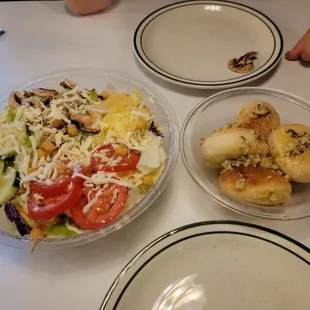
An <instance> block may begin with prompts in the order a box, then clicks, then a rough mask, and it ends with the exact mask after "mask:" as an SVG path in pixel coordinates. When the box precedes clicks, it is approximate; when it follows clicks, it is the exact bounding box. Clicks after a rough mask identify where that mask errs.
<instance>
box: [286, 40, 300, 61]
mask: <svg viewBox="0 0 310 310" xmlns="http://www.w3.org/2000/svg"><path fill="white" fill-rule="evenodd" d="M301 52H302V40H300V41H299V42H298V43H297V45H296V46H295V47H294V48H293V49H291V50H290V51H288V52H287V53H286V54H285V58H286V59H287V60H297V59H299V57H300V56H301Z"/></svg>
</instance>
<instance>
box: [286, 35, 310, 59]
mask: <svg viewBox="0 0 310 310" xmlns="http://www.w3.org/2000/svg"><path fill="white" fill-rule="evenodd" d="M285 58H286V59H287V60H298V59H301V60H303V61H309V62H310V29H309V30H308V31H307V32H306V34H305V35H304V36H303V37H302V38H301V39H300V40H299V42H298V43H297V45H296V46H295V47H294V48H293V49H292V50H290V51H288V52H287V53H286V54H285Z"/></svg>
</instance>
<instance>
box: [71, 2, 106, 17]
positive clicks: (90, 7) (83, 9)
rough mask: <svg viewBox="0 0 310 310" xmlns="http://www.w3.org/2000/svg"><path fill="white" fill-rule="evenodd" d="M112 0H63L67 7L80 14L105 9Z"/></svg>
mask: <svg viewBox="0 0 310 310" xmlns="http://www.w3.org/2000/svg"><path fill="white" fill-rule="evenodd" d="M111 2H112V0H65V3H66V5H67V7H68V8H69V9H70V10H71V11H72V12H74V13H76V14H80V15H87V14H93V13H97V12H100V11H103V10H105V9H106V8H107V7H108V6H109V5H110V4H111Z"/></svg>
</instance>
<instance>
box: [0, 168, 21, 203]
mask: <svg viewBox="0 0 310 310" xmlns="http://www.w3.org/2000/svg"><path fill="white" fill-rule="evenodd" d="M16 177H17V171H16V170H15V169H13V168H12V167H7V168H6V170H5V173H4V174H2V175H1V176H0V205H2V204H4V203H6V202H7V201H9V200H10V199H11V198H12V197H13V196H14V194H15V193H16V191H17V188H16V187H14V182H15V179H16Z"/></svg>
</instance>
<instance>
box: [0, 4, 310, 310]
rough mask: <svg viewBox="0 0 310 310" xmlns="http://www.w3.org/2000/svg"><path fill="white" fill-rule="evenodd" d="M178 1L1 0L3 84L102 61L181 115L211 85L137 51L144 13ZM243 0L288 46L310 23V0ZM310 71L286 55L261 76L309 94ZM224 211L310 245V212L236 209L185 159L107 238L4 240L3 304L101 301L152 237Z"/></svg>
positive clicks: (48, 309) (56, 305)
mask: <svg viewBox="0 0 310 310" xmlns="http://www.w3.org/2000/svg"><path fill="white" fill-rule="evenodd" d="M171 2H172V1H165V0H121V1H117V4H116V5H115V6H114V7H113V8H112V9H111V10H109V11H108V12H106V13H102V14H98V15H94V16H87V17H77V16H73V15H71V14H70V13H68V12H67V11H66V10H65V8H64V6H63V3H62V2H61V1H55V2H48V1H41V2H35V1H33V2H32V1H30V2H29V1H28V2H2V3H0V28H3V29H5V30H6V31H7V33H6V34H5V35H4V36H1V37H0V91H3V90H6V89H7V88H10V87H13V86H14V85H15V84H17V83H19V82H21V81H24V80H27V79H30V78H31V77H33V76H34V75H38V74H41V73H45V72H49V71H55V70H61V69H63V68H66V67H73V66H103V67H106V68H107V69H117V70H122V71H127V72H129V73H131V74H133V75H135V76H136V77H137V78H138V79H140V80H142V81H145V82H146V83H147V84H149V85H150V86H152V87H154V88H157V89H159V90H160V91H161V92H162V93H163V95H164V96H165V97H166V98H167V99H168V100H169V102H170V103H171V105H172V106H173V108H174V109H175V111H176V113H177V116H178V119H179V122H180V124H182V122H183V120H184V118H185V116H186V115H187V113H188V112H189V111H190V110H191V109H192V108H193V107H194V106H195V105H196V104H197V103H198V102H199V101H200V100H201V99H202V98H204V97H206V96H209V95H210V94H212V93H213V92H211V91H196V90H188V89H183V88H179V87H175V86H172V85H169V84H167V83H164V82H161V81H160V80H158V79H154V78H152V77H150V76H149V75H146V74H145V72H143V71H142V70H141V68H140V67H139V66H138V64H137V62H136V61H135V58H134V55H133V52H132V37H133V33H134V30H135V28H136V26H137V25H138V23H139V21H140V20H141V19H142V18H143V17H144V16H145V15H146V14H148V13H150V12H151V11H153V10H154V9H157V8H159V7H160V6H162V5H165V4H168V3H171ZM240 2H241V3H244V4H246V5H249V6H253V7H254V8H256V9H258V10H261V11H262V12H263V13H265V14H267V15H268V16H270V17H271V18H272V19H273V20H274V21H275V22H276V23H277V24H278V26H279V27H280V29H281V31H282V32H283V35H284V41H285V48H286V49H287V48H289V47H291V46H292V45H293V44H294V43H296V41H297V39H299V37H300V36H301V35H302V34H303V33H304V32H305V31H306V30H307V29H308V28H309V27H310V19H309V12H310V1H309V0H294V1H292V0H243V1H240ZM293 75H295V77H294V78H292V77H293ZM309 81H310V68H306V67H304V66H302V65H301V64H299V63H290V62H287V61H282V63H281V64H280V66H279V68H278V69H277V70H276V72H274V74H272V75H270V76H268V77H267V78H265V79H263V80H261V81H259V82H256V83H255V85H257V86H264V87H270V88H277V89H282V90H285V91H287V92H291V93H294V94H296V95H299V96H301V97H304V98H306V99H308V100H309V99H310V90H309V85H310V82H309ZM219 219H231V220H241V221H249V222H253V223H257V224H261V225H265V226H268V227H271V228H273V229H276V230H279V231H281V232H284V233H286V234H288V235H289V236H291V237H293V238H296V239H297V240H299V241H301V242H303V243H304V244H306V245H308V246H310V219H305V220H299V221H292V222H278V221H268V220H260V219H253V218H250V217H245V216H241V215H237V214H235V213H232V212H230V211H228V210H226V209H224V208H223V207H221V206H219V205H217V204H216V203H214V202H213V201H212V200H211V199H210V198H209V197H208V196H207V195H206V194H204V193H203V192H202V191H201V190H200V189H199V188H198V186H197V185H196V184H195V183H194V182H193V181H192V180H191V178H190V176H189V175H188V174H187V172H186V170H185V168H184V166H183V163H182V162H181V159H179V162H178V165H177V167H176V170H175V174H174V177H173V179H172V180H171V182H170V184H169V185H168V187H167V189H166V190H165V191H164V193H163V195H162V196H161V197H160V198H159V199H158V201H157V202H156V203H155V204H154V205H153V206H152V207H151V208H150V209H149V210H148V211H146V212H145V213H144V214H143V215H142V216H141V217H140V218H138V219H137V220H135V221H134V222H132V223H131V224H129V225H128V226H127V227H125V228H123V229H121V230H120V231H118V232H116V233H114V234H112V235H110V236H108V237H107V238H104V239H102V240H99V241H97V242H94V243H92V244H89V245H85V246H81V247H77V248H71V249H67V250H62V251H55V252H42V251H40V250H38V251H36V252H35V253H33V254H30V253H28V251H26V250H20V249H15V248H10V247H6V246H1V245H0V309H1V310H17V309H27V310H41V309H45V310H55V309H57V310H58V309H66V310H67V309H68V310H70V309H74V310H84V309H89V310H92V309H94V310H96V309H98V308H99V306H100V304H101V302H102V300H103V297H104V296H105V293H106V292H107V290H108V288H109V286H110V285H111V283H112V281H113V280H114V278H115V277H116V276H117V274H118V273H119V271H120V270H121V269H122V268H123V266H124V265H125V264H126V263H127V262H128V260H129V259H130V258H131V257H132V256H133V255H134V254H135V253H136V252H137V251H139V250H140V249H141V248H143V247H144V246H145V245H146V244H147V243H148V242H150V241H151V240H153V239H154V238H156V237H158V236H159V235H161V234H163V233H165V232H167V231H169V230H171V229H173V228H176V227H178V226H181V225H184V224H188V223H191V222H195V221H202V220H219ZM128 309H129V308H128ZM129 310H131V309H129Z"/></svg>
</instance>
